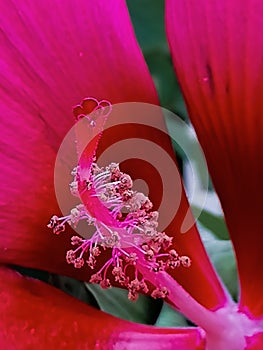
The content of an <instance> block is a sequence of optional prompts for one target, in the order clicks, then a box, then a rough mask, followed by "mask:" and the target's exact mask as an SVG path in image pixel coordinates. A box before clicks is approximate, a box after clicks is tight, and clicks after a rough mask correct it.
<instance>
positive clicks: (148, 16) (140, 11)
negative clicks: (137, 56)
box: [127, 0, 168, 53]
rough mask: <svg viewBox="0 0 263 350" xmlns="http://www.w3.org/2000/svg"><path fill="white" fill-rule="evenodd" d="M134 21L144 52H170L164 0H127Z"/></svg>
mask: <svg viewBox="0 0 263 350" xmlns="http://www.w3.org/2000/svg"><path fill="white" fill-rule="evenodd" d="M127 5H128V8H129V12H130V16H131V19H132V23H133V26H134V29H135V33H136V36H137V39H138V41H139V44H140V46H141V48H142V50H143V52H144V53H146V52H148V51H152V50H156V49H158V50H161V51H166V52H168V46H167V42H166V35H165V26H164V0H127Z"/></svg>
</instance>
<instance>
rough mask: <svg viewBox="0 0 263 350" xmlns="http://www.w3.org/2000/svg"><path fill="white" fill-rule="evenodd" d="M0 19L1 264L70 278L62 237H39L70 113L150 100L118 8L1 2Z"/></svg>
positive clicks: (147, 80)
mask: <svg viewBox="0 0 263 350" xmlns="http://www.w3.org/2000/svg"><path fill="white" fill-rule="evenodd" d="M1 11H2V12H3V13H5V16H2V18H1V27H2V34H1V35H2V36H1V58H0V64H1V74H2V77H1V82H0V89H1V97H2V99H1V131H2V136H1V164H2V169H1V175H0V180H1V182H2V184H5V186H3V188H2V190H1V194H0V206H1V212H2V213H3V214H2V215H1V218H0V221H1V227H2V232H1V240H0V261H2V262H6V263H16V264H21V265H25V266H32V267H37V268H45V269H47V270H50V271H57V272H60V273H66V274H73V273H74V272H75V270H74V269H73V268H72V267H70V266H68V265H67V264H66V263H65V260H64V256H65V252H66V250H67V247H68V246H69V236H64V237H61V238H60V237H59V238H58V239H57V240H56V239H55V240H54V237H53V236H52V235H51V234H50V232H49V231H48V229H47V228H46V224H47V222H48V221H49V218H50V215H53V214H54V213H57V212H58V207H57V204H56V198H55V195H54V188H53V173H54V162H55V156H56V152H57V150H58V147H59V145H60V143H61V141H62V139H63V137H64V136H65V133H66V132H67V131H68V130H69V128H70V127H71V126H72V125H73V123H74V118H73V117H72V115H71V108H72V106H73V105H76V103H78V102H79V101H81V100H82V98H83V97H85V96H95V97H96V98H98V99H105V98H106V99H108V100H110V101H111V102H112V103H116V102H122V101H148V102H151V103H157V102H158V100H157V97H156V91H155V89H154V85H153V82H152V79H151V77H150V74H149V72H148V69H147V66H146V63H145V62H144V60H143V57H142V54H141V52H140V49H139V46H138V43H137V41H136V39H135V35H134V31H133V29H132V26H131V23H130V19H129V16H128V11H127V8H126V5H125V2H124V1H118V2H115V1H114V0H110V1H100V2H99V3H97V2H92V1H88V2H87V1H85V0H80V1H78V3H77V4H75V3H73V2H70V1H69V2H61V1H56V0H52V1H51V0H50V1H46V2H45V3H43V2H41V1H29V2H23V1H22V2H9V1H4V2H2V4H1ZM116 18H117V19H118V20H116ZM123 38H125V42H124V41H123ZM127 43H128V44H127ZM131 57H132V59H130V58H131ZM66 186H68V183H67V184H66ZM79 274H80V276H82V278H84V276H86V274H87V273H86V272H85V270H83V271H81V272H79Z"/></svg>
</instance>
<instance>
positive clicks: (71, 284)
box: [49, 274, 99, 309]
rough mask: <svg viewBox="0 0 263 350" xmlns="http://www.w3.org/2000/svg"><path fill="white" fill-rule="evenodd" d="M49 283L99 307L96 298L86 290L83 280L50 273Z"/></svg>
mask: <svg viewBox="0 0 263 350" xmlns="http://www.w3.org/2000/svg"><path fill="white" fill-rule="evenodd" d="M49 283H50V284H51V285H52V286H54V287H57V288H59V289H61V290H63V292H65V293H67V294H69V295H72V296H73V297H75V298H77V299H79V300H81V301H83V302H84V303H86V304H89V305H91V306H94V307H96V308H97V309H99V306H98V303H97V301H96V299H95V298H94V296H93V294H92V293H90V292H89V290H87V288H86V286H85V284H84V283H83V282H81V281H77V280H75V279H73V278H70V277H66V276H59V275H55V274H51V275H50V277H49Z"/></svg>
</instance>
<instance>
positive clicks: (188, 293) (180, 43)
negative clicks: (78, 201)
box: [0, 0, 262, 349]
mask: <svg viewBox="0 0 263 350" xmlns="http://www.w3.org/2000/svg"><path fill="white" fill-rule="evenodd" d="M212 4H213V5H211V8H210V7H209V6H210V5H208V4H206V2H205V1H203V2H202V6H203V10H205V11H206V12H205V13H206V16H205V19H206V20H205V21H204V22H202V26H200V27H198V25H199V24H200V14H199V12H197V14H196V11H200V9H199V8H196V6H194V4H192V5H191V6H190V5H189V7H187V8H185V7H184V6H186V5H185V4H184V2H183V1H182V2H181V1H175V2H174V1H172V0H170V1H167V30H168V37H169V40H170V45H171V49H172V53H173V56H174V62H175V66H176V69H177V71H178V76H179V79H180V82H181V84H182V87H183V92H184V94H185V97H186V101H187V104H188V109H189V112H190V116H191V117H192V118H193V122H194V124H195V127H196V129H197V132H198V136H199V138H200V140H201V142H202V143H203V147H204V150H205V152H206V155H207V159H208V163H209V167H210V171H211V174H212V177H213V180H214V183H215V187H216V189H217V191H218V193H219V196H220V198H221V200H222V205H223V209H224V211H225V215H226V220H227V223H228V225H229V229H230V233H231V235H232V238H233V243H234V247H235V251H236V254H237V260H238V268H239V274H240V281H241V290H242V293H241V299H240V302H239V305H238V306H236V305H235V304H234V303H233V302H232V301H231V300H230V299H229V296H228V295H227V293H226V292H225V290H224V288H223V286H222V285H221V282H220V280H219V279H218V277H217V275H216V273H215V271H214V269H213V267H212V266H211V263H210V261H209V259H208V257H207V255H206V252H205V250H204V248H203V246H202V243H201V240H200V238H199V234H198V231H197V229H196V226H195V225H194V226H192V227H191V228H189V230H188V232H186V233H185V234H184V235H180V234H179V235H176V232H179V231H180V227H181V225H182V222H183V220H184V217H185V212H186V211H187V210H188V203H187V200H186V196H185V194H184V193H183V195H182V199H181V202H180V206H179V209H178V211H177V213H176V215H175V217H174V219H173V221H172V222H171V224H170V225H169V226H168V227H167V230H166V231H167V232H168V233H169V234H170V236H175V235H176V246H178V247H180V250H181V251H182V252H183V253H184V254H185V255H186V256H190V257H191V260H192V265H191V267H190V268H189V269H186V270H184V271H181V270H173V271H172V272H171V273H170V274H168V273H162V272H160V273H158V275H157V276H158V277H156V279H158V281H159V282H161V283H162V284H163V285H164V286H167V287H172V288H169V289H170V294H169V299H168V301H170V303H172V304H174V305H176V306H177V307H178V308H179V309H180V310H181V311H182V312H184V313H185V315H186V316H187V317H188V318H190V319H192V321H193V322H195V323H196V324H197V325H198V326H200V327H202V329H201V328H189V329H158V328H154V327H147V326H141V325H137V324H132V323H129V322H125V321H122V320H119V319H116V318H113V317H111V316H109V315H105V314H103V313H102V312H99V311H95V310H94V309H92V308H90V307H89V306H87V305H84V304H82V303H80V302H78V301H76V300H74V299H72V298H71V297H69V296H67V295H64V294H63V293H62V292H59V291H57V290H55V289H54V288H52V287H50V286H47V285H45V284H44V283H42V282H39V281H35V280H31V279H28V278H25V277H22V276H20V275H19V274H17V273H16V272H14V271H12V270H9V269H8V268H7V267H4V265H9V264H16V265H21V266H26V267H32V268H38V269H43V270H46V271H50V272H54V273H58V274H66V275H69V276H73V277H75V278H78V279H81V280H87V279H89V278H90V276H91V274H92V272H91V271H90V269H89V268H88V266H86V267H84V266H83V268H81V269H74V268H73V267H72V266H71V265H70V264H67V262H66V260H65V258H64V257H65V247H68V246H69V244H70V237H69V235H64V234H63V235H59V237H57V239H54V237H53V236H52V235H51V234H50V232H48V228H46V222H47V220H48V218H49V217H51V216H52V215H53V214H54V213H56V212H58V211H59V208H58V205H57V200H56V197H55V192H54V185H53V171H54V164H55V158H56V154H57V151H58V148H59V146H60V144H61V141H62V139H63V137H64V136H65V134H66V132H67V131H68V130H69V129H70V128H71V126H72V125H73V123H74V121H73V119H70V117H69V110H70V109H71V107H72V106H73V105H75V104H76V103H77V102H78V101H81V100H82V99H83V97H86V96H96V98H97V99H98V100H103V99H107V100H109V101H111V103H113V104H115V103H119V102H133V101H134V102H147V103H152V104H158V98H157V94H156V91H155V88H154V85H153V82H152V80H151V77H150V74H149V72H148V69H147V66H146V64H145V62H144V60H143V56H142V54H141V52H140V49H139V46H138V44H137V42H136V39H135V35H134V32H133V29H132V26H131V23H130V19H129V15H128V12H127V8H126V5H125V3H124V2H123V1H119V2H116V1H113V0H112V1H98V2H92V1H84V0H83V1H82V0H80V1H78V3H77V5H76V4H75V3H73V1H66V2H63V3H62V2H60V1H48V2H45V3H40V2H33V1H32V2H31V1H29V2H28V3H25V2H22V1H21V2H20V1H19V2H16V3H12V2H10V1H4V2H3V4H2V13H3V14H5V16H3V15H2V16H1V27H2V34H1V35H2V36H1V40H2V48H4V49H3V50H2V57H1V67H2V70H1V75H2V77H1V78H2V79H1V95H2V103H1V107H2V108H1V117H2V130H3V132H2V147H3V151H2V164H3V167H2V172H1V176H2V183H5V184H6V185H5V186H4V188H3V189H2V191H1V202H0V203H1V206H2V213H3V214H2V216H1V227H2V236H1V240H0V261H1V263H2V264H3V265H2V267H1V270H0V273H1V296H2V303H1V313H2V317H1V322H2V324H1V338H0V340H1V345H2V347H4V348H7V349H12V348H16V349H19V348H21V349H25V348H29V349H30V348H34V347H35V346H38V348H39V347H40V348H41V346H42V348H43V349H45V348H47V347H48V346H49V347H51V348H54V347H55V346H56V347H59V348H68V349H71V348H73V347H75V348H79V349H83V348H87V349H89V348H105V349H111V348H117V349H118V348H119V349H122V348H125V349H129V348H130V349H132V348H134V347H135V346H138V345H143V346H144V348H151V349H160V347H161V346H162V344H165V348H166V349H167V348H171V349H172V348H176V347H177V348H179V349H199V348H200V349H202V348H205V339H206V342H207V344H208V346H209V347H210V348H212V349H225V348H226V346H227V347H228V348H230V345H231V346H232V349H240V348H242V347H243V348H244V347H245V346H248V347H247V348H251V349H252V348H253V346H258V348H259V347H260V340H262V333H260V330H261V322H260V317H261V316H262V313H261V308H262V299H261V298H260V287H261V283H262V280H259V281H257V277H258V276H257V275H256V272H257V271H258V267H259V266H260V260H259V257H260V243H261V241H260V234H259V233H260V228H259V210H260V204H259V202H257V200H256V199H255V196H256V194H257V193H258V189H259V188H260V182H259V180H260V178H261V174H262V168H259V165H258V162H257V161H256V160H257V157H256V156H255V152H260V149H259V148H256V145H257V143H258V139H257V138H256V137H255V138H254V135H258V138H259V135H260V128H257V129H255V130H254V129H253V128H254V127H255V125H254V123H252V122H251V120H252V121H253V120H255V118H256V116H257V114H258V110H259V111H260V95H259V92H258V91H260V89H259V88H260V80H258V79H257V72H258V71H259V68H260V66H259V65H260V50H259V47H260V45H259V44H260V43H261V41H260V37H259V36H258V37H256V38H258V40H257V45H255V44H254V42H253V44H251V46H250V45H248V44H247V43H248V39H249V38H250V37H253V36H254V35H256V33H257V32H256V29H257V28H259V23H260V20H261V19H262V17H260V11H259V10H261V9H262V6H261V5H260V3H259V1H254V2H253V3H251V2H250V3H249V2H248V1H247V2H246V1H244V4H242V5H240V6H236V7H234V6H232V7H231V5H229V7H228V6H227V2H226V1H223V2H219V1H212ZM220 4H221V5H220ZM245 5H247V8H246V6H245ZM213 6H214V7H213ZM225 7H226V8H225ZM236 8H237V9H236ZM233 9H235V11H237V13H236V16H233V17H232V16H230V15H229V17H227V16H226V15H225V12H224V11H225V10H228V11H229V13H231V11H232V10H233ZM248 13H249V14H250V16H252V18H253V19H254V20H255V23H254V25H253V26H252V25H251V24H250V22H247V27H246V26H244V28H242V29H243V30H244V33H245V34H244V35H243V36H242V37H241V36H237V37H235V33H236V32H237V33H238V31H237V29H236V28H239V27H241V22H242V21H243V19H244V18H247V17H246V16H247V15H248ZM261 15H262V14H261ZM174 16H177V17H176V18H174ZM213 16H214V17H213ZM225 18H229V22H227V21H226V20H225ZM198 19H199V20H198ZM222 21H223V23H225V22H227V23H228V26H227V25H226V27H224V28H225V32H224V33H225V35H226V37H224V36H223V35H222V36H221V34H220V33H221V31H220V30H221V29H220V28H221V27H220V25H221V23H222ZM224 21H225V22H224ZM185 23H188V26H187V28H188V30H187V31H186V29H185V28H186V24H185ZM189 23H190V24H189ZM209 24H210V25H211V26H212V27H211V28H212V29H213V30H212V31H210V30H207V27H208V25H209ZM242 24H243V22H242ZM198 28H199V30H200V37H198V39H199V40H197V41H196V40H194V39H193V35H195V32H196V31H197V29H198ZM208 28H209V27H208ZM207 33H208V34H207ZM210 33H213V34H211V38H210ZM214 33H215V34H217V35H218V36H219V38H218V39H220V40H215V41H212V38H214ZM226 33H228V35H227V34H226ZM219 34H220V35H219ZM246 35H247V36H246ZM225 38H231V39H229V41H230V42H231V44H232V45H229V47H228V48H230V47H231V48H232V50H230V49H229V54H228V51H227V49H226V46H225V45H226V43H227V42H228V40H225ZM182 39H183V40H182ZM202 40H203V41H202ZM198 42H200V46H198ZM204 43H209V45H208V44H204ZM219 43H221V45H222V46H221V47H220V48H221V51H220V52H221V55H222V56H219V58H220V60H217V59H218V57H217V55H216V54H215V47H217V46H215V45H219ZM246 45H247V46H246ZM244 47H245V48H246V51H245V52H246V53H247V56H246V57H247V60H246V64H245V65H244V64H242V63H239V65H238V64H236V63H237V62H239V61H238V60H237V59H238V58H239V57H240V55H241V53H242V52H244ZM200 48H201V49H200ZM204 48H205V49H204ZM200 52H201V53H200ZM255 53H257V55H255ZM224 55H225V56H224ZM186 56H187V57H186ZM204 57H206V58H207V57H208V58H209V60H208V59H206V61H205V60H204ZM228 60H229V61H228ZM204 61H205V63H204ZM226 62H230V67H231V68H232V70H230V72H231V74H232V75H231V74H230V73H229V71H228V67H229V65H227V64H226ZM248 62H249V64H248ZM251 62H254V65H253V64H252V66H251ZM202 64H203V65H204V66H202ZM244 66H245V67H246V69H244ZM198 69H200V71H199V70H198ZM203 69H205V70H203ZM242 69H243V70H242ZM250 69H251V71H250ZM241 73H243V75H242V74H241ZM204 74H205V75H204ZM228 76H229V80H227V79H226V77H228ZM242 77H243V79H244V84H240V81H239V80H240V79H241V82H242V81H243V80H242ZM245 78H246V79H245ZM200 79H201V80H200ZM223 82H225V84H223ZM226 82H228V85H227V84H226ZM242 86H243V87H244V88H243V89H242ZM248 86H249V87H248ZM223 87H224V89H225V90H223ZM251 91H256V92H257V93H255V95H253V94H252V92H251ZM224 94H226V95H224ZM243 96H244V97H245V96H246V98H243ZM240 98H243V99H242V102H243V105H240V104H239V100H240ZM253 99H255V101H254V100H253ZM247 100H249V101H253V102H256V103H251V102H249V103H248V102H247ZM245 101H246V102H245ZM256 106H257V107H259V108H257V109H255V108H256ZM256 111H257V114H256ZM218 113H219V114H218ZM229 115H230V116H233V119H234V120H235V121H237V124H235V123H233V124H232V122H229V123H228V124H227V123H226V122H225V121H226V118H227V116H229ZM228 118H230V117H228ZM200 121H201V123H200ZM209 123H211V126H212V127H213V130H214V135H213V138H214V137H215V135H216V137H217V138H218V140H219V141H218V142H217V143H216V144H214V143H213V142H212V141H211V133H210V132H211V130H210V128H209V125H210V124H209ZM242 123H247V125H248V126H249V127H250V129H245V130H243V129H244V125H243V124H242ZM259 123H260V121H259ZM235 125H236V129H235ZM225 126H227V128H225ZM237 130H238V134H237V135H236V136H237V138H233V137H232V136H233V132H234V131H235V132H236V131H237ZM247 130H248V131H247ZM253 130H254V131H255V134H254V133H253V132H252V131H253ZM136 132H137V130H134V129H132V128H129V129H126V130H124V134H123V137H131V135H134V134H135V133H136ZM242 132H244V133H242ZM222 134H223V135H224V139H223V136H221V135H222ZM251 135H252V136H251ZM143 137H145V138H148V139H151V140H152V141H154V142H156V143H159V142H161V144H162V147H163V148H164V149H165V150H166V151H167V152H168V153H169V154H172V153H173V151H172V147H171V144H170V140H169V138H168V137H166V136H164V135H163V137H162V139H161V141H160V138H159V134H156V135H155V134H152V133H149V130H148V129H145V130H144V131H143ZM225 140H227V141H228V143H227V144H226V145H225V143H224V141H225ZM238 140H240V142H238ZM241 140H242V142H241ZM244 140H246V142H247V145H248V147H245V148H244V144H243V141H244ZM108 142H112V139H111V140H109V138H107V134H105V135H103V136H102V138H101V144H100V146H99V147H103V143H105V144H107V143H108ZM211 144H212V146H213V147H212V146H211ZM244 149H245V150H246V151H247V152H248V154H247V156H246V163H244V161H243V159H244V154H243V150H244ZM224 150H227V153H226V154H225V153H224ZM259 156H261V155H260V154H259ZM113 161H114V160H113ZM222 166H223V169H224V173H227V174H228V178H229V181H228V179H226V178H225V176H222V170H221V169H222ZM126 168H127V169H125V172H127V173H129V174H131V175H133V176H137V174H136V172H137V171H139V172H142V171H144V169H139V168H138V169H137V168H134V167H132V168H130V169H129V166H128V165H127V167H126ZM145 172H146V171H145ZM146 173H147V172H146ZM238 174H240V175H239V176H238V178H237V175H238ZM250 174H253V181H252V183H250V185H251V186H250V187H249V186H246V182H245V181H246V179H247V176H251V175H250ZM238 180H240V181H239V182H238ZM150 184H151V182H150ZM150 194H151V200H152V201H153V203H154V202H155V201H158V195H159V194H158V191H153V193H151V191H150ZM244 199H245V200H244ZM250 202H251V203H252V204H251V203H250ZM239 213H241V216H242V221H240V219H239V215H238V214H239ZM251 225H252V226H251ZM248 229H249V232H250V234H249V235H247V231H248ZM247 237H249V241H247V240H248V238H247ZM248 243H249V244H248ZM249 278H250V279H251V280H252V281H253V283H251V282H250V280H249ZM255 300H257V301H258V302H255ZM203 329H204V331H203ZM205 333H206V334H205ZM229 344H230V345H229ZM254 348H256V347H254Z"/></svg>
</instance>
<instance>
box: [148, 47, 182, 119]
mask: <svg viewBox="0 0 263 350" xmlns="http://www.w3.org/2000/svg"><path fill="white" fill-rule="evenodd" d="M145 59H146V62H147V64H148V67H149V69H150V72H151V75H152V77H153V80H154V82H155V86H156V89H157V91H158V95H159V99H160V102H161V105H162V106H163V107H165V108H167V109H169V110H171V111H173V112H174V113H176V114H178V115H179V116H180V117H182V118H183V119H186V118H187V112H186V107H185V103H184V100H183V96H182V93H181V90H180V87H179V85H178V82H177V79H176V76H175V72H174V68H173V64H172V60H171V57H170V55H169V53H167V52H164V51H156V50H155V51H151V52H147V53H145Z"/></svg>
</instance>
